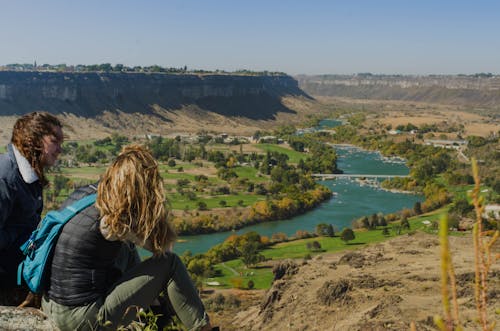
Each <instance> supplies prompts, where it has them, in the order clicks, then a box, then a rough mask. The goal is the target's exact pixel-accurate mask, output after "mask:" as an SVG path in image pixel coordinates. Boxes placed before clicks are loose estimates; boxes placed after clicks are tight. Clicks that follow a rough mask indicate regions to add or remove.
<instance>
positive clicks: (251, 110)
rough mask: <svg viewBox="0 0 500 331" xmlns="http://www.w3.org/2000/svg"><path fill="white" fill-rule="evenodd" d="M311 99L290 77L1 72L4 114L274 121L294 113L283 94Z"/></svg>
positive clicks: (0, 97)
mask: <svg viewBox="0 0 500 331" xmlns="http://www.w3.org/2000/svg"><path fill="white" fill-rule="evenodd" d="M289 95H293V96H306V97H307V95H306V94H305V93H304V92H303V91H301V90H300V89H299V87H298V83H297V81H296V80H295V79H293V78H292V77H290V76H286V75H276V76H272V75H267V76H266V75H262V76H251V75H248V76H246V75H194V74H182V75H181V74H161V73H157V74H146V73H57V72H34V71H33V72H9V71H0V115H19V114H23V113H26V112H30V111H34V110H45V111H49V112H51V113H55V114H60V113H72V114H75V115H76V116H79V117H85V118H92V117H96V116H98V115H100V114H102V113H103V112H104V111H111V112H113V111H120V112H123V113H141V114H154V107H153V106H156V107H161V108H163V109H167V110H175V109H180V108H182V107H185V106H186V105H196V106H197V107H199V108H200V109H202V110H206V111H211V112H215V113H217V114H220V115H224V116H240V117H246V118H249V119H254V120H259V119H263V120H267V119H273V118H274V117H275V115H276V114H277V113H278V112H288V113H293V111H292V110H290V109H289V108H287V107H286V106H284V105H283V104H282V102H281V97H283V96H289Z"/></svg>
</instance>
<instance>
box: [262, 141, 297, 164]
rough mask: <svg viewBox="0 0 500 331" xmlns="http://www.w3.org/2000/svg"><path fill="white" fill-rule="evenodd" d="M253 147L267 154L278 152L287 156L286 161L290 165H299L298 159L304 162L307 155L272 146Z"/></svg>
mask: <svg viewBox="0 0 500 331" xmlns="http://www.w3.org/2000/svg"><path fill="white" fill-rule="evenodd" d="M255 147H257V148H260V149H261V150H263V151H265V152H267V151H270V152H279V153H283V154H286V155H288V158H289V159H288V161H289V162H290V163H299V161H300V159H303V160H305V159H306V158H307V154H305V153H301V152H297V151H294V150H292V149H288V148H285V147H281V146H277V145H272V144H257V145H255Z"/></svg>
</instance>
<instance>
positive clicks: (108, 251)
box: [42, 145, 211, 330]
mask: <svg viewBox="0 0 500 331" xmlns="http://www.w3.org/2000/svg"><path fill="white" fill-rule="evenodd" d="M92 191H93V189H92V187H87V188H85V189H81V190H77V191H76V192H75V193H74V194H72V195H71V196H70V198H69V202H66V203H65V204H63V207H64V206H65V205H67V204H69V203H70V202H71V201H74V200H77V199H79V198H81V197H83V196H85V195H86V194H90V193H92ZM174 240H175V233H174V231H173V229H172V227H171V225H170V223H169V222H168V209H167V208H166V206H165V194H164V189H163V180H162V178H161V176H160V172H159V169H158V164H157V162H156V160H155V159H154V158H153V156H152V155H151V153H150V152H149V151H148V150H147V149H146V148H144V147H142V146H139V145H131V146H127V147H125V148H124V149H123V151H122V152H121V153H120V154H119V155H118V157H117V158H116V159H115V161H114V162H112V164H111V165H110V166H109V167H108V168H107V170H106V172H105V174H104V175H103V177H102V179H101V180H100V181H99V183H98V184H97V198H96V202H95V204H93V205H91V206H89V207H87V208H86V209H84V210H83V211H81V212H80V213H79V214H77V215H76V216H74V217H73V218H72V219H70V220H69V221H68V223H66V225H65V226H64V227H63V229H62V231H61V233H60V236H59V238H58V240H57V243H56V245H55V248H54V254H53V259H52V263H51V272H50V277H49V278H50V279H49V282H48V284H47V290H46V292H45V293H44V296H43V298H42V310H43V311H44V312H45V313H46V314H47V315H48V316H49V317H50V318H51V319H52V320H53V321H54V322H55V323H56V324H57V325H58V327H59V328H60V329H61V330H95V329H105V328H109V329H117V328H118V327H120V326H127V325H129V324H130V323H131V322H132V321H133V320H134V319H135V318H136V313H137V311H138V310H139V309H147V308H148V307H150V306H151V305H153V304H154V302H155V301H156V300H157V299H158V298H159V297H163V298H166V299H167V300H168V303H169V306H171V307H172V308H173V311H174V312H175V314H176V315H177V316H178V317H179V319H180V321H181V322H182V323H183V324H184V325H185V326H186V327H187V328H188V329H190V330H210V329H211V326H210V321H209V317H208V315H207V313H206V311H205V308H204V306H203V303H202V302H201V299H200V297H199V295H198V292H197V290H196V288H195V287H194V285H193V283H192V281H191V279H190V278H189V275H188V272H187V270H186V267H185V266H184V265H183V263H182V262H181V260H180V258H179V257H178V256H177V255H176V254H174V253H173V252H172V246H173V243H174ZM134 245H137V246H140V247H143V248H145V249H147V250H149V251H150V252H152V257H150V258H148V259H146V260H144V261H142V262H141V261H140V260H139V259H138V256H137V252H136V250H135V249H134V248H133V246H134ZM161 294H164V295H163V296H162V295H161ZM161 313H168V312H167V311H164V312H161Z"/></svg>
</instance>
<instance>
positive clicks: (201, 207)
mask: <svg viewBox="0 0 500 331" xmlns="http://www.w3.org/2000/svg"><path fill="white" fill-rule="evenodd" d="M207 209H208V207H207V203H206V202H204V201H198V210H207Z"/></svg>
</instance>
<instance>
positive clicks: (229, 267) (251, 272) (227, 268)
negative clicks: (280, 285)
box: [205, 207, 461, 289]
mask: <svg viewBox="0 0 500 331" xmlns="http://www.w3.org/2000/svg"><path fill="white" fill-rule="evenodd" d="M447 210H448V207H444V208H441V209H438V210H435V211H433V212H431V213H428V214H424V215H420V216H416V217H412V218H410V219H409V222H410V229H409V230H402V231H401V234H400V235H407V234H408V233H411V232H413V231H416V230H421V231H425V232H429V233H437V230H436V229H433V228H432V222H433V221H439V219H440V217H441V216H442V215H444V214H445V213H446V212H447ZM424 221H429V222H431V224H430V225H427V224H425V223H426V222H424ZM394 225H397V223H393V224H390V225H389V229H390V231H389V232H390V234H389V235H384V234H383V233H382V228H378V229H376V230H370V231H368V230H359V231H355V236H356V238H355V239H354V240H352V241H349V242H348V243H345V242H344V241H342V240H341V239H340V237H339V234H335V237H316V238H308V239H299V240H293V241H289V242H284V243H279V244H276V245H273V246H271V247H269V248H266V249H264V250H263V251H262V252H261V253H262V254H263V255H264V256H265V257H266V260H268V261H269V260H272V261H277V260H282V259H303V258H305V257H307V256H311V257H312V256H315V255H318V254H323V253H327V252H328V253H333V252H339V251H347V250H355V249H358V248H361V247H363V246H364V245H368V244H373V243H377V242H381V241H384V240H387V239H390V238H393V237H395V236H397V234H396V232H395V230H394V229H393V228H392V227H393V226H394ZM452 234H456V235H461V234H460V233H452ZM313 241H317V242H319V243H320V245H321V250H320V251H316V252H314V251H311V250H309V249H308V248H307V243H309V242H313ZM264 265H266V266H264V267H257V268H246V267H245V265H244V264H243V262H242V261H241V260H240V259H236V260H231V261H227V262H225V263H220V264H217V265H216V266H215V267H214V268H215V270H216V272H217V273H218V276H217V277H214V278H209V279H206V280H205V283H206V282H210V281H216V282H219V283H220V284H221V285H220V286H217V287H218V288H232V287H236V286H235V285H234V284H235V283H238V282H240V283H241V284H242V286H243V288H246V286H247V283H248V281H249V280H250V279H251V280H252V281H253V282H254V283H255V288H256V289H268V288H269V287H270V286H271V283H272V279H273V274H272V268H271V267H269V266H267V265H268V263H265V264H264ZM238 279H239V280H238Z"/></svg>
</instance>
